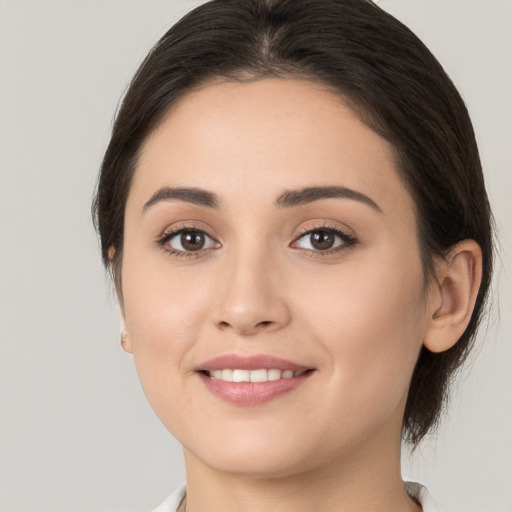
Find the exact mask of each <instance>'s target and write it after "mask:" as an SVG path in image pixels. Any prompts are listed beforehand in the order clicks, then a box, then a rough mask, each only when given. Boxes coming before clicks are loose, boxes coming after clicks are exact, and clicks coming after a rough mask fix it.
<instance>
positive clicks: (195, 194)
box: [142, 187, 220, 212]
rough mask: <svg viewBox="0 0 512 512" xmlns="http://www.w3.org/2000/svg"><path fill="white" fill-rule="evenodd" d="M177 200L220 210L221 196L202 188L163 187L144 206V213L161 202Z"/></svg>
mask: <svg viewBox="0 0 512 512" xmlns="http://www.w3.org/2000/svg"><path fill="white" fill-rule="evenodd" d="M175 199H177V200H179V201H185V202H186V203H193V204H197V205H199V206H206V207H207V208H219V206H220V199H219V196H217V194H214V193H213V192H209V191H207V190H203V189H201V188H184V187H174V188H173V187H163V188H160V189H158V190H157V191H156V192H155V193H154V194H153V195H152V196H151V198H150V199H149V201H147V202H146V203H145V204H144V207H143V208H142V211H143V212H145V211H146V210H147V209H148V208H150V207H151V206H153V205H154V204H156V203H159V202H160V201H172V200H175Z"/></svg>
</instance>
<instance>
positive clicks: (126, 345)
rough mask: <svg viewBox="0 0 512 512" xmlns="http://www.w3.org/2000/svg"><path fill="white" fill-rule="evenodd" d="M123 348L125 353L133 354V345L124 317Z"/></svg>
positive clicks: (122, 325)
mask: <svg viewBox="0 0 512 512" xmlns="http://www.w3.org/2000/svg"><path fill="white" fill-rule="evenodd" d="M121 347H122V349H123V350H124V351H125V352H128V353H129V354H133V344H132V340H131V338H130V335H129V334H128V329H126V325H125V322H124V315H123V316H122V318H121Z"/></svg>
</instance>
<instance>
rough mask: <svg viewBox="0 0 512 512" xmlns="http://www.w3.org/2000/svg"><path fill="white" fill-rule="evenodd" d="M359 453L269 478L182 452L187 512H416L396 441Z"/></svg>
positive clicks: (418, 508) (370, 447)
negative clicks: (222, 468)
mask: <svg viewBox="0 0 512 512" xmlns="http://www.w3.org/2000/svg"><path fill="white" fill-rule="evenodd" d="M381 441H382V440H381ZM388 441H389V440H388ZM383 447H384V449H383ZM364 452H365V453H362V452H361V451H357V450H356V451H354V452H353V453H347V454H344V455H343V456H342V457H339V458H336V459H335V460H333V461H332V462H331V463H329V464H322V465H321V466H319V467H312V468H309V469H308V470H307V471H300V472H294V473H292V474H287V475H278V476H275V477H273V478H269V477H268V476H267V477H258V476H247V475H240V474H233V473H227V472H224V471H219V470H216V469H212V468H211V467H208V466H206V465H205V464H203V463H202V462H201V461H200V460H199V459H197V458H196V457H194V456H193V455H192V454H191V453H190V452H187V451H185V462H186V467H187V488H188V491H187V504H186V512H204V511H205V510H208V511H209V512H221V511H222V512H235V511H237V512H269V511H272V512H311V510H315V511H316V512H348V511H350V512H363V511H364V512H413V511H414V512H419V511H421V507H420V506H418V505H417V504H416V503H415V502H414V501H413V500H412V499H411V498H410V497H409V496H408V495H407V493H406V491H405V487H404V484H403V481H402V478H401V475H400V446H399V443H398V449H396V446H393V447H392V449H390V443H389V442H388V443H384V444H382V443H380V444H378V445H377V446H375V445H374V446H368V445H367V446H366V447H365V450H364ZM384 452H386V453H384Z"/></svg>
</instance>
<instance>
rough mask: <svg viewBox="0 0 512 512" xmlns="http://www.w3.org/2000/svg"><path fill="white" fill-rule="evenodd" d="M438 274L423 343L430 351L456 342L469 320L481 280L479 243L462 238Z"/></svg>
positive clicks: (441, 265)
mask: <svg viewBox="0 0 512 512" xmlns="http://www.w3.org/2000/svg"><path fill="white" fill-rule="evenodd" d="M437 274H438V276H437V282H436V284H435V287H436V289H435V290H434V291H433V293H431V296H432V297H431V299H432V303H431V304H429V310H430V311H429V315H430V318H429V322H428V326H427V330H426V332H425V336H424V342H423V343H424V345H425V347H426V348H427V349H428V350H430V351H431V352H444V351H445V350H448V349H450V348H451V347H453V345H455V343H457V341H458V340H459V338H460V337H461V336H462V334H463V333H464V331H465V330H466V327H467V326H468V323H469V321H470V319H471V315H472V313H473V309H474V307H475V302H476V298H477V295H478V290H479V288H480V282H481V280H482V251H481V249H480V246H479V245H478V244H477V242H475V241H474V240H462V241H461V242H459V243H458V244H456V245H455V246H454V247H453V248H452V250H451V251H450V252H449V254H448V256H447V258H446V260H445V261H443V262H442V263H441V264H440V266H439V269H438V273H437Z"/></svg>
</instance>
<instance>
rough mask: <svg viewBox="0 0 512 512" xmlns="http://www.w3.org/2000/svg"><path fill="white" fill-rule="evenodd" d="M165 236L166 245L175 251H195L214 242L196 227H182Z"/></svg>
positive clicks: (212, 244) (205, 247)
mask: <svg viewBox="0 0 512 512" xmlns="http://www.w3.org/2000/svg"><path fill="white" fill-rule="evenodd" d="M166 238H167V239H166V241H165V243H166V245H168V246H169V247H170V248H171V249H172V250H174V251H175V252H176V253H180V252H182V253H186V252H197V251H200V250H202V249H209V248H210V247H213V246H214V245H215V244H216V242H215V241H214V240H213V239H212V238H211V237H209V236H208V235H207V234H206V233H205V232H204V231H200V230H197V229H183V230H181V231H178V232H175V233H174V234H172V235H170V236H167V237H166Z"/></svg>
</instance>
